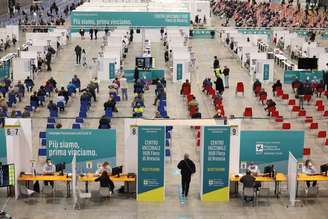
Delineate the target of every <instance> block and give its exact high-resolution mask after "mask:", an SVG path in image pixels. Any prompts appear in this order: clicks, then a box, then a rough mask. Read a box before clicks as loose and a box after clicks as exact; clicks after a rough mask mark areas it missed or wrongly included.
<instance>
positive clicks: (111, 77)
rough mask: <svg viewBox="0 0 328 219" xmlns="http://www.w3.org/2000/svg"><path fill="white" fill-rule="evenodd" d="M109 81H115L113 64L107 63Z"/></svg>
mask: <svg viewBox="0 0 328 219" xmlns="http://www.w3.org/2000/svg"><path fill="white" fill-rule="evenodd" d="M109 79H110V80H112V79H115V63H109Z"/></svg>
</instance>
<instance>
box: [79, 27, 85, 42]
mask: <svg viewBox="0 0 328 219" xmlns="http://www.w3.org/2000/svg"><path fill="white" fill-rule="evenodd" d="M79 32H80V35H81V40H84V33H85V31H84V29H83V28H81V29H80V31H79Z"/></svg>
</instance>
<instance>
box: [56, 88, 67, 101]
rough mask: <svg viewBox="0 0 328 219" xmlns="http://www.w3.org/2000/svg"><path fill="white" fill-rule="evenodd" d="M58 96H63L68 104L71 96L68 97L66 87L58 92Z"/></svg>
mask: <svg viewBox="0 0 328 219" xmlns="http://www.w3.org/2000/svg"><path fill="white" fill-rule="evenodd" d="M58 96H63V97H64V99H65V103H67V102H68V99H69V96H68V91H67V90H65V88H64V87H61V88H60V90H59V91H58Z"/></svg>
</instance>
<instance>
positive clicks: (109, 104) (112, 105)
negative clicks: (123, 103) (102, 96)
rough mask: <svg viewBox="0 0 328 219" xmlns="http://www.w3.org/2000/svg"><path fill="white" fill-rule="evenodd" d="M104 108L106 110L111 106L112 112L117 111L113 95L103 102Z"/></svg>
mask: <svg viewBox="0 0 328 219" xmlns="http://www.w3.org/2000/svg"><path fill="white" fill-rule="evenodd" d="M104 108H105V109H104V110H105V111H106V110H107V108H111V109H112V112H118V110H117V108H116V101H115V99H114V98H113V96H110V97H109V98H108V101H107V102H105V103H104Z"/></svg>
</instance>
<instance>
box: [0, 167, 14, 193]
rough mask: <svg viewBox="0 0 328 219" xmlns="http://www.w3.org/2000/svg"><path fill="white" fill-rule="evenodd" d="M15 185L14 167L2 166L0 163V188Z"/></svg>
mask: <svg viewBox="0 0 328 219" xmlns="http://www.w3.org/2000/svg"><path fill="white" fill-rule="evenodd" d="M14 185H15V165H14V164H6V165H2V163H1V162H0V187H8V186H14Z"/></svg>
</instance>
